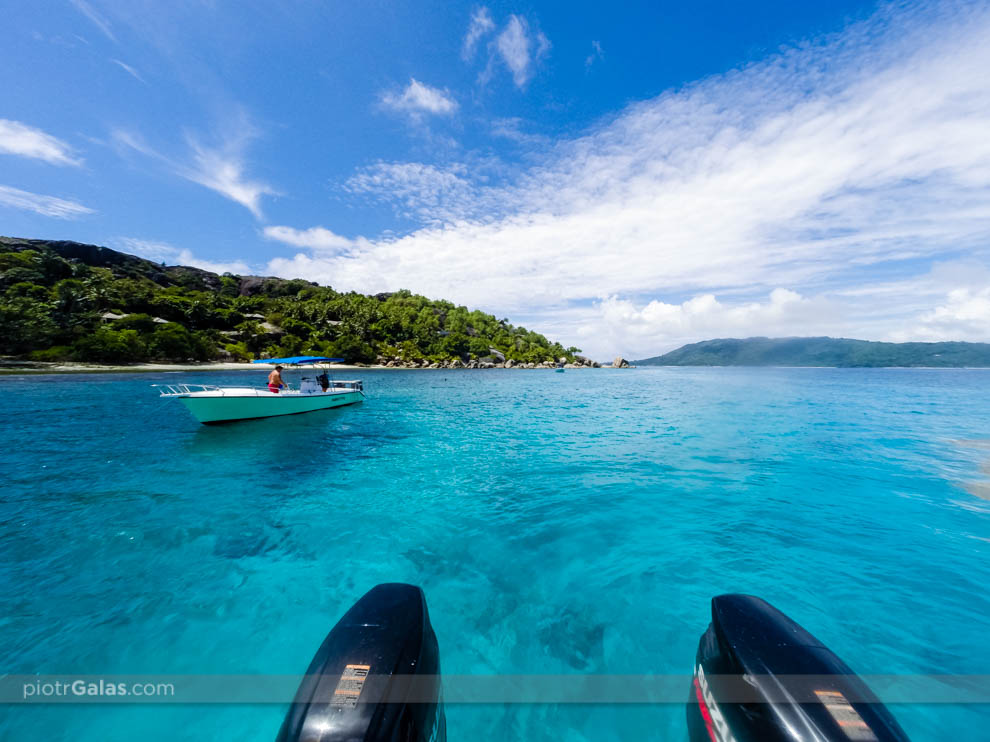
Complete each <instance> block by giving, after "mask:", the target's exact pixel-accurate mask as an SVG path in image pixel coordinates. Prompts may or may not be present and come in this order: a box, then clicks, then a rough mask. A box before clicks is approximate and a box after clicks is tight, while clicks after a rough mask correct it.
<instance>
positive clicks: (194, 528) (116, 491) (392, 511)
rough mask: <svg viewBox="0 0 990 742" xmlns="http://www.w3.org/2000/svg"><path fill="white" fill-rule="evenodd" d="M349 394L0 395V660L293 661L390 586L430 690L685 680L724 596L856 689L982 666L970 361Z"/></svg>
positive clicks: (983, 378) (914, 727) (13, 711)
mask: <svg viewBox="0 0 990 742" xmlns="http://www.w3.org/2000/svg"><path fill="white" fill-rule="evenodd" d="M349 373H350V372H349ZM262 376H263V375H262ZM360 376H361V377H362V378H363V379H364V380H365V388H366V390H367V392H368V400H367V401H366V402H365V403H364V404H363V405H357V406H353V407H349V408H344V409H338V410H333V411H327V412H319V413H312V414H309V415H301V416H295V417H288V418H281V419H271V420H265V421H256V422H247V423H239V424H236V425H230V426H221V427H203V426H200V425H198V424H196V423H195V422H194V421H193V419H192V418H191V416H189V415H188V413H187V412H186V411H185V410H184V409H183V408H182V407H181V406H180V405H179V404H178V403H173V402H168V401H162V400H160V399H158V398H157V397H156V396H155V392H154V391H153V390H152V389H151V388H150V387H149V385H150V384H152V383H156V382H163V381H164V382H169V381H172V382H174V381H176V380H179V379H181V380H183V381H190V382H205V383H221V384H222V383H242V382H243V381H244V380H245V379H246V378H254V377H253V376H251V375H250V374H249V375H247V376H246V375H245V372H231V373H225V374H220V373H209V374H207V373H201V374H194V373H190V374H183V375H181V376H178V375H175V374H160V375H151V374H134V375H92V376H43V377H4V378H3V379H2V382H3V386H4V392H5V394H4V416H3V418H2V420H3V422H2V423H0V425H2V430H3V433H4V440H5V445H4V447H3V449H2V450H0V470H2V472H3V475H4V479H5V487H4V488H3V491H2V494H0V528H2V532H0V536H2V538H0V564H2V569H0V595H3V596H4V597H3V603H4V607H3V611H2V614H0V647H2V648H3V650H2V657H3V667H0V672H9V673H35V672H38V673H56V672H58V673H79V674H97V673H176V674H183V673H234V674H236V673H244V674H252V673H299V672H302V671H303V670H304V669H305V667H306V666H307V664H308V662H309V660H310V658H311V657H312V655H313V653H314V651H315V650H316V648H317V646H318V645H319V643H320V641H321V640H322V638H323V637H324V635H325V634H326V632H327V631H328V630H329V628H330V627H331V626H332V625H333V623H335V622H336V620H337V618H338V617H339V616H340V614H341V613H343V612H344V610H346V608H347V607H349V605H350V604H351V603H352V602H353V601H354V600H355V599H357V598H358V597H360V595H362V594H363V593H364V592H365V591H366V590H367V589H368V588H370V587H372V586H373V585H374V584H376V583H378V582H384V581H408V582H414V583H417V584H420V585H422V586H423V587H424V589H425V591H426V595H427V599H428V602H429V605H430V611H431V615H432V618H433V623H434V626H435V628H436V631H437V635H438V638H439V641H440V646H441V662H442V665H443V669H444V671H445V672H446V673H481V674H495V673H539V674H553V673H620V674H631V673H658V674H665V673H685V674H687V673H690V671H691V666H692V661H693V657H694V652H695V649H696V647H697V641H698V638H699V636H700V634H701V633H702V631H703V630H704V629H705V626H706V625H707V623H708V620H709V612H708V611H709V606H708V600H709V598H710V597H711V596H712V595H714V594H717V593H721V592H729V591H740V592H749V593H754V594H757V595H760V596H762V597H764V598H766V599H767V600H769V601H771V602H772V603H774V604H775V605H776V606H777V607H779V608H780V609H782V610H783V611H785V612H786V613H788V614H789V615H791V616H792V617H794V618H795V619H797V620H798V621H799V622H801V623H802V624H803V625H805V627H806V628H808V629H809V630H810V631H812V633H814V634H816V635H817V636H819V637H820V638H821V639H823V640H824V641H825V642H826V643H827V644H829V645H830V646H831V647H832V649H834V650H835V651H836V652H837V653H838V654H839V655H840V656H841V657H842V658H843V659H845V660H846V661H847V662H848V663H849V664H850V665H852V667H853V668H855V669H856V670H858V671H860V672H863V673H907V674H929V673H931V674H937V673H968V674H987V673H990V630H988V629H990V618H988V617H990V590H988V586H990V502H988V501H987V500H985V499H981V498H980V497H977V496H974V495H973V494H970V492H969V491H967V486H968V484H969V483H972V482H979V481H981V479H983V478H985V477H986V476H987V475H986V474H985V473H983V472H982V471H981V467H985V466H986V462H987V460H988V459H990V447H988V446H990V443H988V442H987V439H990V404H988V402H990V391H988V390H990V372H987V371H927V370H880V369H877V370H836V369H636V370H630V371H622V372H620V371H607V370H602V371H569V372H568V373H566V374H553V373H547V372H540V371H530V372H527V371H513V372H509V371H462V372H456V371H447V372H444V371H394V372H373V371H367V372H363V373H361V374H360ZM258 380H259V383H260V381H261V380H262V379H261V377H258ZM686 694H687V688H686V687H685V697H686ZM283 713H284V708H283V707H281V706H278V705H269V706H247V707H246V706H215V705H214V706H210V705H202V706H156V707H149V706H123V707H109V706H105V705H104V706H54V705H51V706H33V707H25V706H7V707H3V708H2V709H0V738H2V739H5V740H6V739H10V740H20V739H38V738H40V737H42V736H43V737H44V738H45V739H48V740H58V739H65V740H73V741H80V740H81V741H83V742H88V741H89V740H93V741H94V742H95V741H96V740H131V739H140V740H147V741H155V740H167V741H168V742H176V741H177V740H214V739H237V740H251V741H253V740H258V741H259V742H261V741H264V740H271V739H273V738H274V735H275V733H276V731H277V730H278V727H279V724H280V722H281V718H282V715H283ZM894 713H895V714H896V716H897V717H898V719H899V720H900V722H901V723H902V725H903V726H904V727H905V729H906V730H907V731H908V733H909V734H910V735H911V736H912V737H913V738H914V739H915V740H941V739H951V738H958V739H973V738H974V737H973V734H972V730H973V729H974V728H977V729H978V728H983V729H986V723H987V721H990V709H988V708H987V707H985V706H968V707H967V706H955V705H951V706H946V705H943V706H924V707H922V706H898V707H896V708H894ZM447 715H448V730H449V738H450V740H451V741H452V742H467V741H470V740H478V739H504V740H510V739H511V740H515V739H519V740H522V739H525V740H528V741H531V740H602V739H629V740H632V739H661V740H682V739H684V737H685V732H684V722H683V717H684V714H683V710H682V709H681V708H680V707H676V706H621V707H616V706H594V707H573V706H564V707H557V706H541V705H524V706H472V707H466V706H450V707H448V709H447ZM974 725H976V726H974Z"/></svg>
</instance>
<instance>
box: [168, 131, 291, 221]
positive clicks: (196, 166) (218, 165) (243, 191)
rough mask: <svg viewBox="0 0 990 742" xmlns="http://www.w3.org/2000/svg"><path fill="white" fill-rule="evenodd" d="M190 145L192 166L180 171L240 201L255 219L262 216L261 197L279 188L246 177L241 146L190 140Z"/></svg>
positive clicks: (232, 199)
mask: <svg viewBox="0 0 990 742" xmlns="http://www.w3.org/2000/svg"><path fill="white" fill-rule="evenodd" d="M190 145H191V146H192V150H193V166H192V167H190V168H183V169H181V170H180V173H181V174H182V175H183V176H184V177H186V178H188V179H189V180H191V181H193V182H194V183H199V184H200V185H203V186H206V187H207V188H210V189H212V190H214V191H216V192H217V193H219V194H220V195H222V196H226V197H227V198H229V199H230V200H231V201H235V202H237V203H239V204H240V205H241V206H243V207H244V208H246V209H248V210H249V211H250V212H251V213H252V214H254V216H255V218H256V219H261V218H262V213H261V197H262V196H266V195H267V196H274V195H277V191H275V190H274V189H272V188H271V187H270V186H268V185H266V184H265V183H262V182H260V181H257V180H251V179H249V178H247V177H246V176H245V174H244V162H243V159H242V156H241V153H240V152H239V151H238V150H239V148H238V147H236V146H235V147H230V146H224V147H222V148H219V149H211V148H209V147H204V146H202V145H201V144H199V143H198V142H196V141H190Z"/></svg>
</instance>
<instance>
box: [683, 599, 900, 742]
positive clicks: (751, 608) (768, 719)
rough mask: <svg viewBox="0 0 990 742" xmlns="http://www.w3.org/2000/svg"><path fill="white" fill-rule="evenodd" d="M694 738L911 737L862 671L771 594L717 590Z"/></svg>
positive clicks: (697, 679)
mask: <svg viewBox="0 0 990 742" xmlns="http://www.w3.org/2000/svg"><path fill="white" fill-rule="evenodd" d="M687 722H688V731H689V734H690V739H691V742H756V741H757V740H760V741H761V742H775V741H776V740H780V741H782V742H783V741H784V740H787V741H788V742H811V741H812V740H814V741H815V742H906V741H907V735H906V734H905V733H904V731H903V730H902V729H901V728H900V726H898V724H897V722H896V721H895V720H894V717H893V716H891V714H890V712H889V711H887V708H886V707H885V706H884V705H883V704H882V703H881V702H880V700H879V699H878V698H877V697H876V696H875V695H874V694H873V692H872V691H870V689H869V688H868V687H867V685H866V683H864V682H863V681H862V680H861V679H860V678H859V677H858V676H857V675H855V674H854V673H853V671H852V670H850V669H849V667H848V666H847V665H846V664H845V663H843V662H842V660H840V659H839V658H838V657H837V656H836V655H835V654H833V653H832V652H831V651H830V650H829V649H828V648H827V647H826V646H825V645H824V644H822V643H821V642H820V641H818V640H817V639H816V638H815V637H813V636H812V635H811V634H809V633H808V632H807V631H805V630H804V629H803V628H801V627H800V626H799V625H798V624H796V623H795V622H794V621H792V620H791V619H789V618H788V617H787V616H785V615H784V614H783V613H781V612H780V611H778V610H777V609H776V608H774V607H773V606H772V605H770V604H769V603H767V602H766V601H765V600H761V599H760V598H755V597H753V596H751V595H720V596H718V597H716V598H712V622H711V624H710V625H709V627H708V630H707V631H706V632H705V633H704V634H703V635H702V637H701V642H700V643H699V645H698V655H697V658H696V661H695V670H694V682H693V684H692V688H691V693H690V697H689V699H688V704H687Z"/></svg>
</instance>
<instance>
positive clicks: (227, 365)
mask: <svg viewBox="0 0 990 742" xmlns="http://www.w3.org/2000/svg"><path fill="white" fill-rule="evenodd" d="M333 368H334V369H347V370H354V371H362V370H369V371H473V370H478V369H468V368H460V369H459V368H450V367H443V368H441V367H437V368H430V367H428V366H384V365H380V364H367V365H362V366H357V365H354V364H349V363H335V364H333ZM493 368H498V369H504V367H503V366H495V367H493ZM515 368H520V367H518V366H514V367H511V368H510V369H508V370H514V369H515ZM584 368H592V367H591V366H574V367H572V368H568V369H567V370H568V371H571V370H575V371H576V370H579V369H584ZM603 368H611V367H610V366H604V367H603ZM266 369H268V366H266V365H264V364H253V363H232V362H225V361H218V362H206V363H135V364H131V365H120V364H116V365H114V364H97V363H94V364H89V363H44V362H40V361H37V362H35V361H24V362H23V363H17V362H5V363H0V375H37V374H128V373H131V374H134V373H177V372H182V371H254V372H261V371H263V370H266ZM540 369H542V370H544V371H551V370H553V369H551V368H546V367H543V366H537V367H536V368H533V369H526V368H523V370H526V371H535V370H540ZM481 370H484V369H481Z"/></svg>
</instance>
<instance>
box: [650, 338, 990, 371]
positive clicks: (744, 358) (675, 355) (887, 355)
mask: <svg viewBox="0 0 990 742" xmlns="http://www.w3.org/2000/svg"><path fill="white" fill-rule="evenodd" d="M633 364H634V365H636V366H836V367H866V368H869V367H885V366H905V367H911V366H913V367H919V366H925V367H934V368H961V367H990V343H959V342H948V343H878V342H873V341H870V340H849V339H846V338H828V337H819V338H746V339H743V340H739V339H732V338H730V339H724V340H705V341H704V342H700V343H691V344H690V345H684V346H682V347H680V348H678V349H677V350H672V351H670V352H669V353H664V354H663V355H661V356H654V357H653V358H645V359H643V360H641V361H633Z"/></svg>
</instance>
